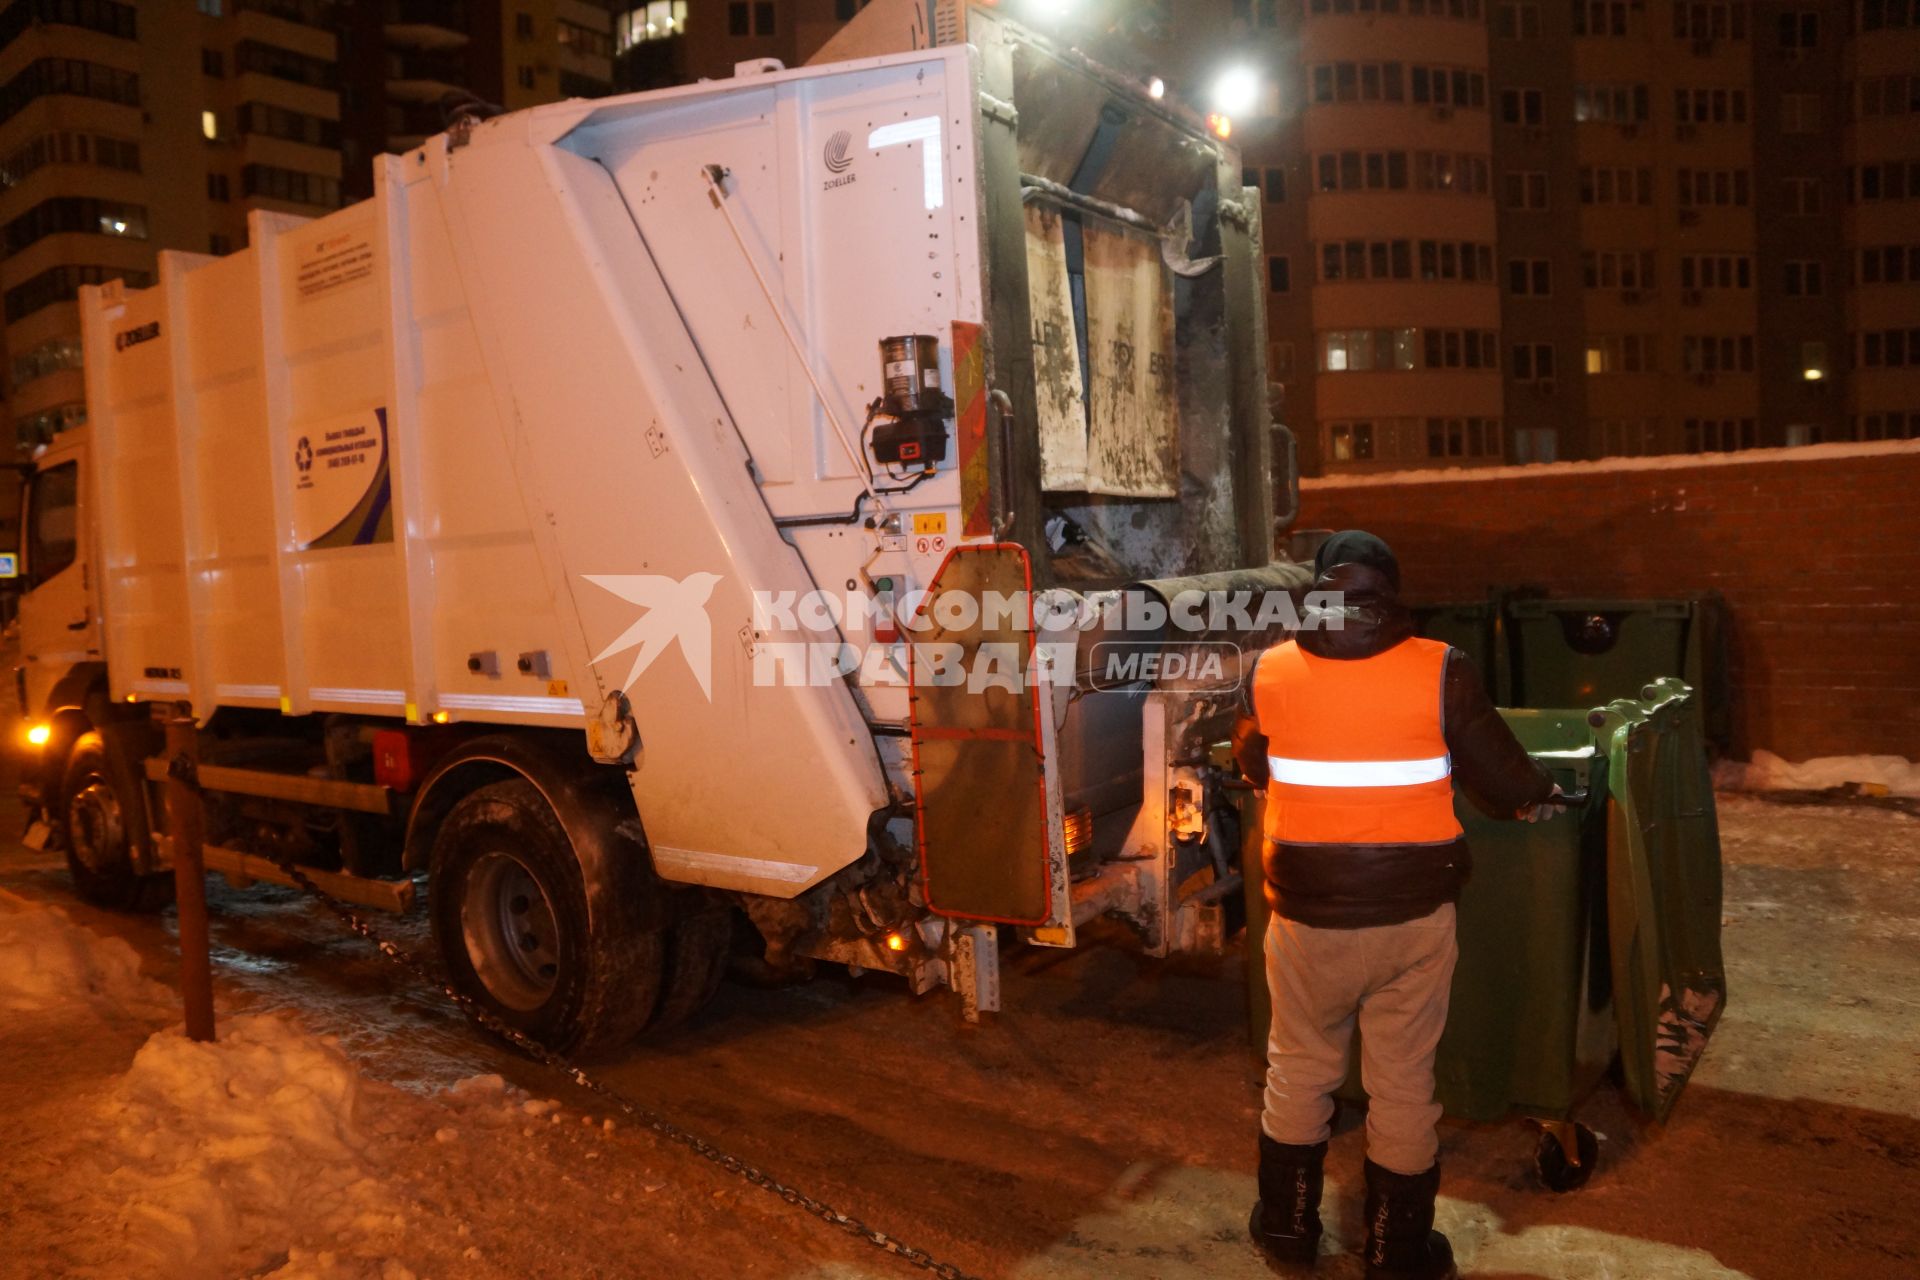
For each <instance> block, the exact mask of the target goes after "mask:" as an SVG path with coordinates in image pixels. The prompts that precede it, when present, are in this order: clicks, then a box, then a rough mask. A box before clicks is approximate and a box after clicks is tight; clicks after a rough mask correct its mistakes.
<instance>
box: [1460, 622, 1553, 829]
mask: <svg viewBox="0 0 1920 1280" xmlns="http://www.w3.org/2000/svg"><path fill="white" fill-rule="evenodd" d="M1442 711H1443V714H1444V715H1445V717H1446V718H1445V721H1444V722H1443V724H1442V726H1441V729H1442V732H1443V733H1444V734H1445V736H1446V740H1447V751H1448V752H1449V753H1450V754H1451V755H1452V756H1453V771H1454V775H1455V776H1456V777H1458V778H1459V779H1460V784H1461V785H1462V786H1463V787H1465V788H1466V791H1467V794H1468V795H1470V796H1472V797H1473V799H1474V800H1475V801H1477V802H1478V803H1479V805H1480V807H1481V808H1483V809H1485V810H1486V811H1487V812H1488V813H1490V814H1492V815H1494V816H1496V817H1501V818H1511V817H1516V816H1518V815H1519V814H1520V813H1522V812H1524V811H1525V810H1527V809H1529V808H1531V807H1532V806H1534V805H1536V804H1539V803H1540V802H1541V801H1543V800H1545V799H1546V798H1547V797H1548V796H1549V795H1551V794H1553V776H1552V775H1551V774H1549V773H1548V772H1547V771H1546V769H1545V768H1543V767H1542V766H1541V765H1540V764H1539V763H1538V762H1537V761H1535V760H1534V758H1533V757H1532V756H1530V755H1528V754H1527V749H1526V748H1525V747H1523V746H1521V745H1520V740H1519V739H1518V738H1516V737H1514V736H1513V730H1511V729H1509V728H1507V722H1506V721H1505V720H1502V719H1501V718H1500V713H1499V712H1498V711H1496V710H1494V707H1493V699H1492V698H1490V697H1488V696H1487V687H1486V685H1485V684H1484V683H1482V682H1481V679H1480V672H1479V671H1478V670H1477V669H1476V668H1475V667H1474V665H1473V660H1472V659H1471V658H1468V657H1467V656H1466V655H1465V654H1463V653H1461V652H1460V651H1459V650H1458V649H1455V650H1452V651H1451V652H1449V653H1448V654H1447V669H1446V692H1445V698H1444V702H1443V705H1442Z"/></svg>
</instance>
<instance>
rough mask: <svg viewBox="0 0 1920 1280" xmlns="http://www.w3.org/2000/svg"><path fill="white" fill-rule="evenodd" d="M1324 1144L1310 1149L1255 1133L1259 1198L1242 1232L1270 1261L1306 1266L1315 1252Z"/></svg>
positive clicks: (1318, 1226)
mask: <svg viewBox="0 0 1920 1280" xmlns="http://www.w3.org/2000/svg"><path fill="white" fill-rule="evenodd" d="M1326 1159H1327V1144H1326V1143H1324V1142H1316V1143H1315V1144H1313V1145H1312V1146H1310V1147H1301V1146H1295V1145H1293V1144H1292V1143H1287V1142H1275V1141H1274V1140H1273V1139H1272V1138H1269V1137H1268V1136H1267V1135H1266V1134H1265V1133H1264V1132H1263V1133H1261V1135H1260V1198H1259V1199H1258V1200H1255V1201H1254V1202H1253V1217H1252V1219H1251V1220H1250V1221H1249V1222H1248V1223H1247V1230H1248V1231H1250V1232H1252V1234H1253V1242H1254V1243H1255V1244H1257V1245H1259V1246H1260V1251H1261V1252H1262V1253H1264V1254H1266V1255H1267V1257H1268V1258H1270V1259H1271V1260H1273V1261H1274V1262H1278V1263H1284V1264H1288V1265H1292V1266H1301V1267H1311V1266H1312V1265H1313V1260H1314V1258H1315V1257H1316V1256H1317V1255H1318V1254H1319V1252H1320V1188H1321V1186H1322V1184H1323V1173H1322V1171H1323V1168H1324V1166H1325V1164H1326Z"/></svg>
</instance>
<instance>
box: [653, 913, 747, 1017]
mask: <svg viewBox="0 0 1920 1280" xmlns="http://www.w3.org/2000/svg"><path fill="white" fill-rule="evenodd" d="M686 896H688V897H693V896H694V895H692V894H688V895H686ZM732 944H733V912H732V911H730V910H728V909H727V908H726V907H721V906H714V905H712V904H711V903H702V904H701V907H700V909H698V910H693V911H688V912H686V913H685V914H683V915H681V916H679V918H677V919H676V920H675V921H674V924H673V929H672V932H671V937H670V938H669V940H668V943H667V983H666V989H665V991H664V992H663V993H662V994H661V996H660V1007H659V1009H657V1010H656V1011H655V1012H654V1015H653V1021H652V1022H649V1023H648V1024H647V1030H648V1031H649V1032H653V1031H671V1030H672V1029H673V1028H675V1027H677V1026H679V1025H680V1024H681V1023H683V1022H685V1021H686V1020H687V1019H688V1018H691V1017H692V1016H693V1015H694V1014H696V1013H698V1012H700V1011H701V1010H702V1009H704V1008H706V1007H707V1004H708V1002H709V1001H711V1000H712V999H713V997H714V994H715V993H716V992H718V991H719V990H720V979H722V978H723V977H725V976H726V973H727V960H728V956H729V953H730V951H731V950H732Z"/></svg>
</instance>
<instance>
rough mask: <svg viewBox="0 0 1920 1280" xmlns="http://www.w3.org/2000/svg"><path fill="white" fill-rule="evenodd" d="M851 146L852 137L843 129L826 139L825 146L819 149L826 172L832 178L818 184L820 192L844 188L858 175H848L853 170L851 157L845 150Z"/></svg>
mask: <svg viewBox="0 0 1920 1280" xmlns="http://www.w3.org/2000/svg"><path fill="white" fill-rule="evenodd" d="M852 145H853V135H852V134H851V133H848V132H847V131H846V130H845V129H842V130H840V132H838V133H836V134H834V135H833V136H832V137H831V138H828V139H827V145H826V146H824V147H822V148H821V149H820V155H821V157H822V158H823V159H825V160H826V162H827V172H828V173H831V174H833V175H834V176H833V177H831V178H828V179H827V180H826V181H825V182H823V183H821V184H820V189H821V190H822V191H831V190H833V189H834V188H835V187H844V186H846V185H847V184H848V183H849V182H852V181H853V180H854V179H855V178H858V177H859V176H860V175H859V174H857V173H848V172H847V170H849V169H851V168H853V157H852V156H850V155H848V154H847V148H848V147H850V146H852Z"/></svg>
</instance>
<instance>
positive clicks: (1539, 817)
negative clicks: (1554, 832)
mask: <svg viewBox="0 0 1920 1280" xmlns="http://www.w3.org/2000/svg"><path fill="white" fill-rule="evenodd" d="M1553 794H1554V795H1556V796H1563V795H1565V794H1567V793H1566V792H1564V791H1562V790H1561V789H1560V784H1559V783H1557V782H1556V783H1554V784H1553ZM1559 812H1560V806H1559V805H1557V804H1555V803H1553V801H1551V800H1542V801H1541V802H1540V803H1539V804H1536V805H1531V806H1529V807H1528V808H1526V809H1523V810H1521V812H1520V816H1521V817H1522V818H1525V819H1526V820H1527V821H1528V822H1552V821H1553V819H1554V817H1555V815H1557V814H1558V813H1559Z"/></svg>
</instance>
